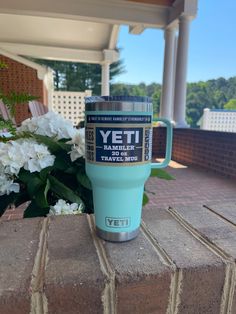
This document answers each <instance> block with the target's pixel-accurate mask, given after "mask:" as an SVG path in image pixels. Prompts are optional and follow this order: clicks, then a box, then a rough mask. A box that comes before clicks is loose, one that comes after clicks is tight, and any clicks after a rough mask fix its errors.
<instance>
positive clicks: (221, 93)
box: [111, 77, 236, 128]
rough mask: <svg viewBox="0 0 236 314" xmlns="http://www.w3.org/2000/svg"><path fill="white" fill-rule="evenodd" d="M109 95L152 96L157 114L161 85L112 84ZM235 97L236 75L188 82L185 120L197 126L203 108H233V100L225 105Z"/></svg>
mask: <svg viewBox="0 0 236 314" xmlns="http://www.w3.org/2000/svg"><path fill="white" fill-rule="evenodd" d="M111 95H125V96H136V95H140V96H142V95H145V96H149V97H151V98H152V102H153V112H154V115H155V116H157V115H158V113H159V109H160V100H161V85H160V84H157V83H152V84H149V85H146V84H145V83H140V84H138V85H128V84H123V83H119V84H113V85H112V86H111ZM231 99H232V100H234V99H236V77H231V78H229V79H228V80H226V79H224V78H218V79H215V80H209V81H206V82H202V81H200V82H197V83H189V84H188V85H187V99H186V103H187V104H186V113H187V122H188V124H190V126H191V127H193V128H197V127H199V126H198V121H199V119H200V118H201V116H202V115H203V110H204V108H209V109H222V108H225V109H235V107H234V101H233V102H231V103H230V105H227V107H225V105H226V103H227V102H229V101H230V100H231Z"/></svg>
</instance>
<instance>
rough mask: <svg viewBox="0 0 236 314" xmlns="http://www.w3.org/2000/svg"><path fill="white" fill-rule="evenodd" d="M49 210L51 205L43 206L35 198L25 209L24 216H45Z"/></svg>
mask: <svg viewBox="0 0 236 314" xmlns="http://www.w3.org/2000/svg"><path fill="white" fill-rule="evenodd" d="M48 212H49V207H47V208H41V207H39V206H38V205H37V204H36V202H35V201H34V200H33V201H32V202H31V203H30V204H29V206H28V207H27V208H26V209H25V211H24V218H32V217H45V216H46V215H47V214H48Z"/></svg>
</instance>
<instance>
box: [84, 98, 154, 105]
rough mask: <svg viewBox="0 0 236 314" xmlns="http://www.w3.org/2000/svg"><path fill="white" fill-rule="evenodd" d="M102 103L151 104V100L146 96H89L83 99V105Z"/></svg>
mask: <svg viewBox="0 0 236 314" xmlns="http://www.w3.org/2000/svg"><path fill="white" fill-rule="evenodd" d="M104 101H117V102H142V103H151V102H152V99H151V98H150V97H147V96H90V97H85V104H91V103H97V102H104Z"/></svg>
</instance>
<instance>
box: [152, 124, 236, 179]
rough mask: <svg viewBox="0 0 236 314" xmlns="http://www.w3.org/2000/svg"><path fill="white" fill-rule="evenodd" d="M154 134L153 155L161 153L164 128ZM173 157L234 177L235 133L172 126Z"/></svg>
mask: <svg viewBox="0 0 236 314" xmlns="http://www.w3.org/2000/svg"><path fill="white" fill-rule="evenodd" d="M153 135H154V137H153V156H158V157H163V156H164V152H165V138H166V129H165V128H155V129H154V133H153ZM172 159H173V160H175V161H178V162H181V163H183V164H186V165H196V166H200V167H202V168H205V169H210V170H213V171H214V172H216V173H219V174H223V175H226V176H229V177H232V178H236V133H226V132H216V131H206V130H198V129H174V139H173V153H172Z"/></svg>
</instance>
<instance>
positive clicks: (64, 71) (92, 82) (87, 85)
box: [34, 59, 125, 95]
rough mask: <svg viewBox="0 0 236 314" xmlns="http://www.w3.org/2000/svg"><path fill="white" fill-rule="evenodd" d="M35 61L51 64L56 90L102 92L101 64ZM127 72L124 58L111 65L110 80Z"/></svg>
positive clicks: (96, 93) (94, 93)
mask: <svg viewBox="0 0 236 314" xmlns="http://www.w3.org/2000/svg"><path fill="white" fill-rule="evenodd" d="M34 61H35V62H37V63H39V64H43V65H46V66H49V67H51V68H52V69H53V72H54V87H55V90H66V91H84V90H86V89H90V90H92V93H93V95H100V94H101V80H102V77H101V65H99V64H88V63H76V62H63V61H51V60H39V59H34ZM124 72H125V67H124V64H123V61H122V60H118V61H117V62H114V63H112V64H111V66H110V81H111V82H112V80H113V79H114V77H116V76H117V75H119V74H122V73H124Z"/></svg>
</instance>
